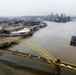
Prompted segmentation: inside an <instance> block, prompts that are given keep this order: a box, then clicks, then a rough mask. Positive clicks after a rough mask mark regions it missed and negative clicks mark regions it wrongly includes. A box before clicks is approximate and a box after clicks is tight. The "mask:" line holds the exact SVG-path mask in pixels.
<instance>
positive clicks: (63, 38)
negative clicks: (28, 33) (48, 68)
mask: <svg viewBox="0 0 76 75" xmlns="http://www.w3.org/2000/svg"><path fill="white" fill-rule="evenodd" d="M72 36H76V22H67V23H56V22H47V27H44V28H42V29H40V30H38V31H37V32H35V33H34V35H33V36H32V37H29V38H27V39H28V40H31V41H33V42H34V43H36V44H38V45H39V46H41V47H43V48H44V49H45V50H47V51H48V52H49V53H50V54H52V55H53V56H54V57H55V58H60V59H61V60H62V61H66V62H70V63H74V64H76V60H75V59H76V58H75V57H76V47H73V46H70V41H71V37H72ZM9 49H10V50H18V51H20V52H25V53H29V54H33V55H38V56H39V54H38V53H36V52H35V51H33V50H32V49H30V48H28V47H26V46H24V45H22V44H19V45H16V46H12V47H11V48H9Z"/></svg>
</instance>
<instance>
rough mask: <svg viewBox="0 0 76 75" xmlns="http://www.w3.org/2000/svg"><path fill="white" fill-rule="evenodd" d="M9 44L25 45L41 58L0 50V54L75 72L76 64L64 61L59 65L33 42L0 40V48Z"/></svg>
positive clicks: (16, 39)
mask: <svg viewBox="0 0 76 75" xmlns="http://www.w3.org/2000/svg"><path fill="white" fill-rule="evenodd" d="M11 42H16V43H22V44H23V45H26V46H28V47H29V48H31V49H32V50H34V51H36V52H37V53H39V54H40V55H41V56H42V57H37V56H34V55H29V54H26V53H21V52H16V51H10V50H0V52H2V53H6V54H11V55H15V56H20V57H25V58H30V59H33V60H37V61H40V62H43V63H46V64H50V65H53V66H56V65H57V64H59V67H62V68H65V69H69V70H72V71H76V64H71V63H68V62H64V61H60V62H59V63H56V62H57V59H56V58H55V57H54V56H52V55H51V54H50V53H49V52H47V51H46V50H45V49H43V48H42V47H40V46H39V45H37V44H35V43H34V42H32V41H29V40H27V39H22V38H19V37H9V38H4V39H2V40H0V46H1V45H3V44H5V43H8V44H10V43H11ZM56 75H57V74H56Z"/></svg>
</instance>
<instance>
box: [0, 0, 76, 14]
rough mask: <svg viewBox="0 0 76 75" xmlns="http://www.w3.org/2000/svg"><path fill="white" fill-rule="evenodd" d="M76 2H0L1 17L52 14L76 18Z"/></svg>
mask: <svg viewBox="0 0 76 75" xmlns="http://www.w3.org/2000/svg"><path fill="white" fill-rule="evenodd" d="M75 2H76V1H75V0H57V1H56V0H0V16H30V15H33V16H35V15H38V16H39V15H40V16H44V15H48V14H50V13H58V14H60V13H65V14H66V15H70V16H74V15H75V16H76V10H75V7H76V3H75Z"/></svg>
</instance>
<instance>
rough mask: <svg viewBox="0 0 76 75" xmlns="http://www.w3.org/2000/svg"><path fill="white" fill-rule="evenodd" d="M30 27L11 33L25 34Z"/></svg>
mask: <svg viewBox="0 0 76 75" xmlns="http://www.w3.org/2000/svg"><path fill="white" fill-rule="evenodd" d="M29 32H30V29H28V28H24V29H23V30H19V31H14V32H11V35H27V34H29Z"/></svg>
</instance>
